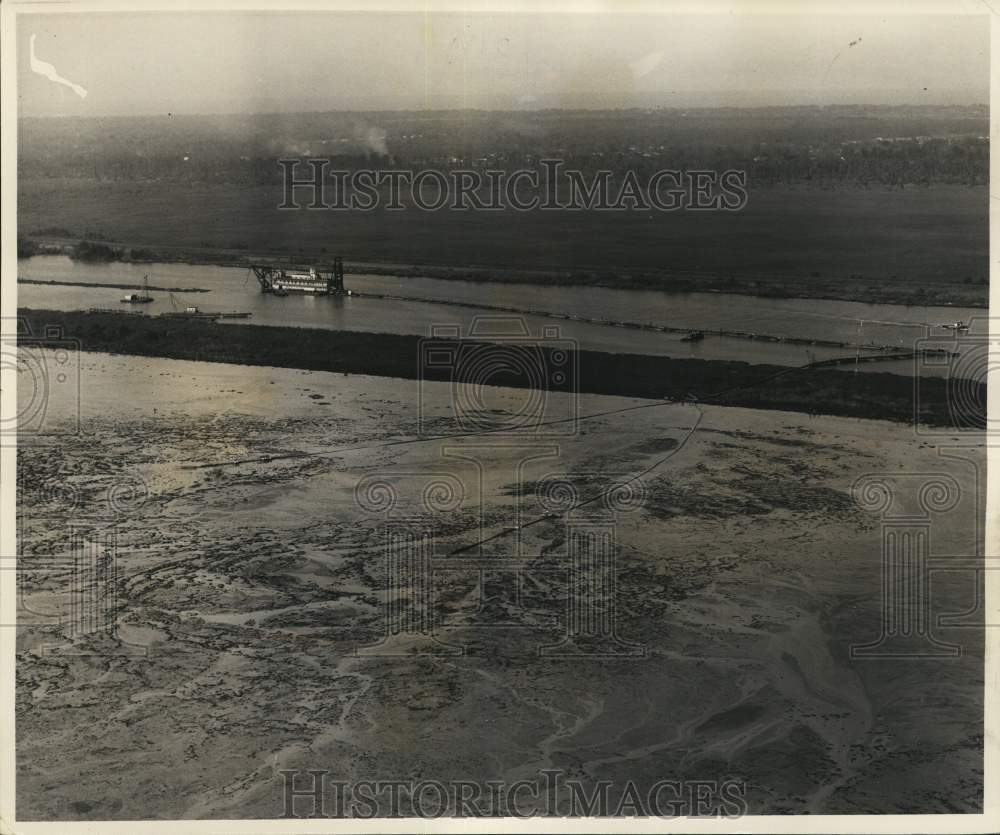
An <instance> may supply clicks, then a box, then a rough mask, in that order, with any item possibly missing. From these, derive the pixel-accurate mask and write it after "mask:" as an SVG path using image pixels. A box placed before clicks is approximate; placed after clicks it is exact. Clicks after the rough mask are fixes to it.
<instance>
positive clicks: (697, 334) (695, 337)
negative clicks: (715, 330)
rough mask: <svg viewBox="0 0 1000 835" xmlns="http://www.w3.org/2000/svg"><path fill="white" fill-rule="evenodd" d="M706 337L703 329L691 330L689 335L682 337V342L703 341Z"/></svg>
mask: <svg viewBox="0 0 1000 835" xmlns="http://www.w3.org/2000/svg"><path fill="white" fill-rule="evenodd" d="M704 338H705V334H704V333H702V332H701V331H691V333H689V334H688V335H687V336H682V337H681V342H701V340H703V339H704Z"/></svg>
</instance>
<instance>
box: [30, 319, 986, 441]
mask: <svg viewBox="0 0 1000 835" xmlns="http://www.w3.org/2000/svg"><path fill="white" fill-rule="evenodd" d="M19 316H22V317H24V318H25V320H26V322H27V325H28V332H29V333H33V334H44V333H46V332H48V329H49V328H50V327H52V326H58V327H59V328H61V333H62V334H63V335H65V337H66V338H70V339H76V340H79V344H80V347H81V349H82V350H85V351H101V352H107V353H113V354H131V355H135V356H152V357H168V358H172V359H183V360H196V361H202V362H225V363H234V364H238V365H260V366H273V367H278V368H302V369H308V370H312V371H333V372H340V373H345V374H367V375H372V376H376V377H397V378H403V379H411V380H412V379H420V378H423V379H427V380H440V381H449V380H451V379H452V376H451V370H450V369H448V368H442V369H434V368H425V369H424V370H423V371H421V369H420V365H419V362H418V357H419V356H420V351H421V347H420V343H421V340H420V338H419V337H415V336H402V335H397V334H378V333H361V332H355V331H330V330H311V329H305V328H289V327H270V326H266V327H265V326H256V325H235V324H234V325H222V324H218V323H214V322H206V321H200V320H179V319H165V318H161V317H149V316H141V315H128V314H122V313H100V312H88V313H85V312H82V311H72V312H65V311H54V310H29V309H21V310H19ZM60 338H62V337H60ZM35 341H36V340H33V342H35ZM438 342H440V340H438ZM466 345H468V343H466ZM508 350H509V349H508ZM541 352H542V353H543V354H546V355H547V360H546V362H548V363H549V365H548V366H547V367H555V366H554V365H552V364H551V359H552V358H551V356H550V355H551V351H550V350H549V349H542V351H541ZM536 356H537V355H535V354H532V355H530V356H527V357H526V361H527V362H528V363H531V362H538V360H537V359H533V357H536ZM576 362H577V366H576V367H577V368H578V375H577V376H575V377H574V375H573V374H569V375H567V376H566V377H565V383H564V385H562V386H561V388H558V387H554V388H552V389H551V390H553V391H563V392H573V391H578V392H580V393H590V394H609V395H621V396H625V397H646V398H654V399H661V398H664V397H667V398H670V399H671V400H691V399H696V400H698V401H701V402H707V403H714V404H719V405H728V406H746V407H751V408H759V409H779V410H784V411H798V412H807V413H810V414H828V415H840V416H846V417H861V418H872V419H886V420H896V421H904V422H910V421H912V420H913V417H914V402H913V401H914V391H915V387H914V381H913V380H912V379H911V378H909V377H902V376H898V375H895V374H882V373H865V374H851V373H845V372H839V371H830V370H814V369H795V368H784V367H782V366H775V365H752V364H749V363H745V362H729V361H714V360H695V359H670V358H667V357H651V356H639V355H634V354H610V353H601V352H597V351H579V352H577V355H576ZM466 365H467V366H468V367H482V364H481V363H480V364H477V363H472V362H470V363H466ZM457 367H461V366H457ZM561 367H566V366H561ZM455 379H456V380H459V378H457V377H456V378H455ZM575 380H578V381H579V382H578V383H577V382H575ZM459 381H461V382H488V384H489V385H498V386H508V387H512V388H523V387H525V386H526V385H530V383H529V382H528V380H527V378H525V377H519V376H512V375H496V374H493V375H491V376H490V377H489V380H488V381H482V380H478V379H472V378H469V379H460V380H459ZM976 402H980V403H985V402H986V400H985V397H984V396H980V397H979V399H978V400H977V401H976ZM920 419H921V421H922V422H926V423H929V424H936V425H942V424H946V423H947V422H948V421H949V410H948V392H947V388H946V381H945V380H943V379H936V378H927V379H921V381H920Z"/></svg>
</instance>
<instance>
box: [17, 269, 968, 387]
mask: <svg viewBox="0 0 1000 835" xmlns="http://www.w3.org/2000/svg"><path fill="white" fill-rule="evenodd" d="M17 269H18V277H19V278H21V279H30V280H35V281H65V282H74V283H79V284H82V283H84V282H87V283H91V284H141V282H142V279H143V276H144V275H148V276H149V284H150V286H152V287H173V288H181V289H180V291H179V292H177V293H174V294H171V293H168V292H164V291H152V292H151V295H152V296H153V297H154V301H153V302H152V303H151V304H149V305H145V306H143V307H142V308H141V310H142V312H143V313H148V314H152V315H156V314H159V313H164V312H170V311H172V310H174V309H175V306H176V307H177V308H180V309H182V308H184V307H186V306H189V305H195V306H197V307H198V308H199V309H201V310H203V311H218V312H222V311H233V310H240V311H249V312H251V313H252V314H253V317H252V318H251V319H249V320H238V321H240V322H241V323H244V324H245V323H247V322H249V323H250V324H254V325H280V326H289V325H290V326H295V327H305V328H329V329H333V330H356V331H368V332H375V333H398V334H414V335H420V336H429V335H431V332H432V329H433V328H435V327H436V326H454V325H457V326H459V327H460V328H461V329H462V333H465V334H467V333H469V332H470V330H471V329H472V328H473V327H474V326H475V323H476V320H477V318H478V319H479V328H480V331H482V329H483V328H484V327H485V328H488V330H489V332H490V333H491V334H496V333H497V330H498V328H500V329H503V328H505V327H507V326H508V325H509V326H510V329H511V333H512V335H518V334H520V333H523V331H524V330H525V329H526V330H527V331H528V333H529V334H530V335H531V336H539V335H541V334H542V333H543V332H544V331H543V329H545V328H547V329H551V328H553V327H557V328H558V329H559V336H560V337H561V338H564V339H565V338H568V339H572V340H576V341H577V342H578V343H579V346H580V348H581V349H584V350H592V351H610V352H615V353H638V354H653V355H660V356H670V357H695V358H699V359H721V360H742V361H745V362H751V363H772V364H776V365H801V364H804V363H806V362H810V361H812V360H823V359H830V358H833V357H842V356H845V355H851V354H853V353H854V352H855V349H853V348H847V349H845V348H831V347H825V346H808V345H801V344H788V343H780V342H777V343H775V342H763V341H759V340H749V339H743V338H734V337H720V336H714V335H709V336H708V337H707V338H706V339H704V340H703V341H700V342H683V341H681V338H682V336H683V334H682V333H661V332H652V331H643V330H636V329H629V328H622V327H613V326H609V325H601V324H592V323H587V322H576V321H568V320H564V319H551V318H548V317H544V316H532V315H524V316H515V317H511V316H510V314H499V313H496V312H492V313H491V312H490V311H488V310H480V311H477V310H475V309H472V308H468V307H455V306H451V305H443V304H439V303H436V302H440V301H447V302H461V303H465V304H482V305H488V306H503V307H514V308H519V309H531V310H539V311H546V312H551V313H557V314H563V315H571V316H580V317H585V318H593V319H602V320H611V321H627V322H635V323H642V324H652V325H666V326H669V327H676V328H686V329H692V330H694V329H704V330H718V329H723V330H737V331H745V332H753V333H758V334H762V335H768V336H774V337H784V338H794V339H810V340H813V339H815V340H832V341H838V342H848V343H852V344H854V343H858V344H862V345H868V344H873V345H892V346H898V347H899V348H900V349H901V350H910V349H913V348H914V347H915V346H919V345H920V344H923V343H921V342H920V340H928V339H930V340H932V341H933V344H934V346H935V347H945V348H949V349H951V350H955V349H959V350H961V348H962V346H963V344H968V343H969V342H970V337H969V336H968V335H967V336H965V337H963V338H961V339H959V340H957V341H956V339H955V336H954V333H953V332H952V331H948V330H945V329H943V328H941V327H939V325H940V324H943V323H948V322H954V321H955V320H958V319H961V320H964V321H965V322H969V321H973V320H974V321H973V328H972V331H971V334H972V337H973V341H974V337H975V336H977V335H979V334H980V333H981V332H985V329H986V311H984V310H976V309H973V308H958V307H912V306H904V305H889V304H880V305H872V304H862V303H859V302H848V301H836V300H823V299H767V298H757V297H753V296H742V295H732V294H727V293H665V292H659V291H651V290H615V289H611V288H604V287H585V288H575V287H553V286H547V285H537V284H501V283H479V282H466V281H444V280H439V279H432V278H403V277H398V276H382V275H358V274H350V275H348V276H346V279H345V283H346V286H347V287H348V288H349V289H351V290H353V291H355V292H360V293H370V294H389V295H396V296H407V297H409V298H412V299H421V300H423V299H426V300H427V301H412V300H405V301H404V300H399V299H378V298H359V297H356V296H351V297H341V298H329V297H311V296H295V295H293V296H288V297H284V298H282V297H275V296H272V295H265V294H262V293H260V292H259V289H258V286H257V282H256V280H255V279H254V277H253V276H252V275H251V274H250V273H249V271H248V270H246V269H243V268H234V267H218V266H203V265H194V264H129V263H108V264H105V263H96V264H95V263H83V262H77V261H73V260H72V259H70V258H69V257H67V256H57V255H44V256H35V257H33V258H27V259H22V260H19V261H18V262H17ZM183 288H187V289H189V291H190V290H193V289H194V288H203V289H206V290H208V291H209V292H207V293H199V292H187V293H185V292H183ZM126 292H128V291H126V290H122V289H119V288H113V287H108V288H107V289H104V288H102V287H85V286H66V285H53V286H41V285H37V284H19V285H18V305H19V306H23V307H32V308H50V309H56V310H80V309H83V310H85V309H88V308H113V309H121V310H127V309H130V310H132V311H136V310H137V308H130V307H129V306H127V305H124V304H121V302H120V299H121V297H122V295H124V294H125V293H126ZM483 317H488V318H491V319H494V320H496V319H497V317H505V319H506V320H507V321H491V322H484V321H483ZM867 353H871V351H862V355H864V354H867ZM859 368H860V369H861V370H865V371H891V372H893V373H897V374H912V373H913V372H914V368H915V365H914V361H912V360H894V361H887V362H877V363H868V364H865V363H862V364H861V365H860V366H859ZM920 369H921V373H925V374H926V373H930V374H935V375H938V374H944V373H946V367H945V369H944V370H942V368H941V367H938V368H930V369H928V368H926V367H925V364H924V363H923V362H921V363H920Z"/></svg>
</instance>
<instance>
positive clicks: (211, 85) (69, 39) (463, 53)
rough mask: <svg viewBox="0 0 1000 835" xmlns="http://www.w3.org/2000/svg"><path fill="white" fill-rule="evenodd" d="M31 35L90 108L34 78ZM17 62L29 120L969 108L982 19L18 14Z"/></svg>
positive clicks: (984, 84) (984, 38) (979, 74)
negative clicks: (296, 113) (360, 112)
mask: <svg viewBox="0 0 1000 835" xmlns="http://www.w3.org/2000/svg"><path fill="white" fill-rule="evenodd" d="M31 35H35V36H36V38H35V55H36V59H37V61H41V62H46V63H48V64H51V65H53V66H54V68H55V70H56V72H57V74H58V75H59V76H61V77H62V78H65V79H66V80H68V81H70V82H72V83H74V84H76V85H78V86H79V87H80V88H83V89H84V90H86V93H87V95H86V97H81V96H80V95H79V94H78V92H75V91H74V90H73V89H71V88H70V87H69V86H66V85H63V84H59V83H57V82H56V81H53V80H50V78H49V77H46V75H43V74H41V72H39V71H34V72H33V71H32V70H31V68H30V65H29V42H30V37H31ZM18 50H19V52H18V67H19V71H20V75H19V95H20V106H21V110H20V112H21V114H22V115H29V116H50V115H95V116H97V115H100V116H104V115H131V114H156V113H168V112H173V113H216V112H224V113H255V112H272V111H290V110H336V109H365V110H378V109H392V108H400V109H402V108H406V109H412V108H424V107H428V108H439V107H475V108H486V109H508V108H537V107H631V106H650V105H657V104H662V105H667V106H669V105H677V106H693V105H698V104H704V105H716V104H741V103H745V104H784V103H819V104H824V103H852V102H857V103H892V104H896V103H921V102H924V103H932V104H939V103H959V104H967V103H985V102H986V96H987V89H988V84H989V78H988V76H989V20H988V18H987V17H985V16H974V17H970V16H955V17H951V16H940V15H924V16H918V17H904V16H889V17H884V16H871V17H851V16H824V17H819V16H763V15H752V16H734V15H728V16H727V15H709V16H692V15H684V16H681V15H642V16H639V15H627V16H611V15H607V14H575V15H570V14H562V15H553V14H545V15H533V14H523V13H516V14H469V15H461V14H433V13H432V14H426V15H425V14H422V13H392V12H390V13H287V12H283V13H245V12H241V13H238V14H231V13H230V14H218V13H198V14H194V13H184V14H173V13H170V14H160V13H134V14H65V15H64V14H60V15H19V16H18ZM40 69H42V65H40V64H37V63H36V70H40ZM42 71H44V70H42Z"/></svg>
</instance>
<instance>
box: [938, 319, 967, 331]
mask: <svg viewBox="0 0 1000 835" xmlns="http://www.w3.org/2000/svg"><path fill="white" fill-rule="evenodd" d="M938 327H941V328H944V329H945V330H949V331H958V332H959V333H965V331H967V330H968V329H969V326H968V325H967V324H965V322H963V321H962V320H961V319H959V320H958V321H957V322H949V323H946V324H943V325H939V326H938Z"/></svg>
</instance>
